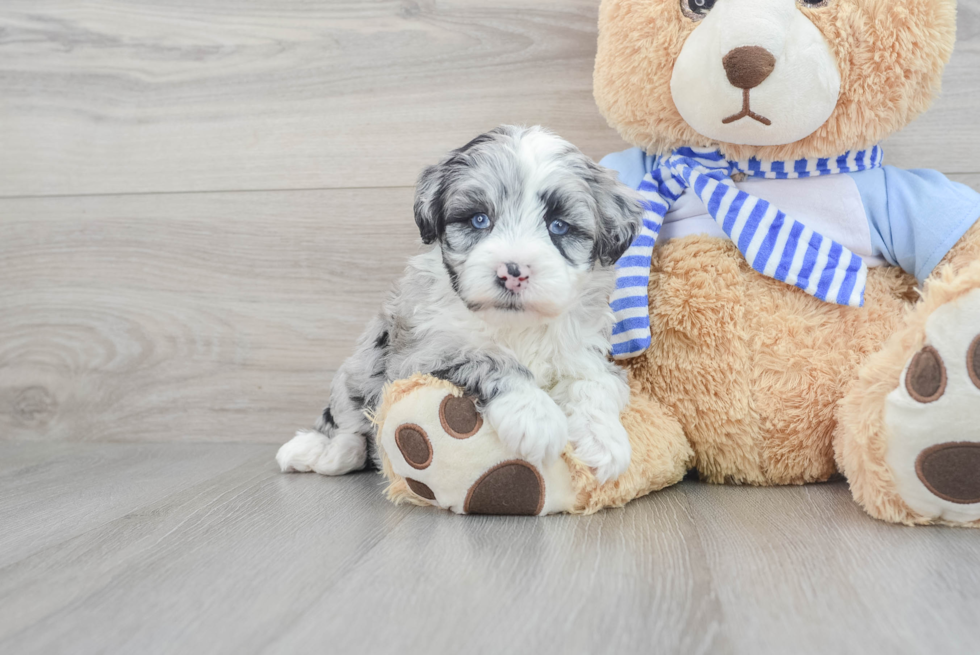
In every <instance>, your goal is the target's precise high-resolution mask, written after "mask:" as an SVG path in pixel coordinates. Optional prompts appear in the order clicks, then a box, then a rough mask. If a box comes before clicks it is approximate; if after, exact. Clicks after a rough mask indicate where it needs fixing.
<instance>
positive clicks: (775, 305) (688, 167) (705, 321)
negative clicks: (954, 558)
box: [375, 0, 980, 527]
mask: <svg viewBox="0 0 980 655" xmlns="http://www.w3.org/2000/svg"><path fill="white" fill-rule="evenodd" d="M955 12H956V5H955V0H887V1H886V0H603V2H602V3H601V6H600V11H599V42H598V51H597V56H596V64H595V77H594V92H595V99H596V102H597V104H598V106H599V109H600V111H601V112H602V114H603V115H604V116H605V118H606V119H607V121H608V122H609V124H610V125H611V126H612V127H613V128H615V129H616V130H617V131H618V132H619V134H620V135H621V136H622V137H623V138H624V139H625V140H626V141H627V142H628V143H630V144H632V145H633V146H634V147H633V148H631V149H629V150H626V151H624V152H620V153H614V154H611V155H609V156H607V157H606V158H605V159H603V160H602V164H603V165H604V166H606V167H609V168H612V169H614V170H616V171H617V172H618V173H619V176H620V179H621V181H623V182H624V183H626V184H628V185H629V186H631V187H633V188H634V189H636V190H637V191H638V192H639V194H640V195H641V196H643V198H644V203H645V209H646V218H645V219H644V229H643V231H642V232H641V234H640V235H639V236H638V237H637V239H636V241H635V242H634V243H633V245H632V246H631V247H630V249H629V250H628V251H627V252H626V254H625V255H624V256H623V257H622V258H621V259H620V261H619V263H618V264H617V289H616V291H615V293H614V294H613V297H612V299H611V310H612V311H613V313H614V316H615V327H614V329H613V334H612V352H611V356H612V357H613V358H615V359H616V360H617V361H618V362H619V363H620V364H621V365H622V366H623V367H625V368H626V369H627V371H628V374H629V379H630V384H631V390H632V396H631V400H630V405H629V407H628V408H627V409H626V411H625V413H624V414H623V417H622V418H623V424H624V427H626V429H627V432H628V433H629V435H630V441H631V444H632V446H633V461H632V463H631V465H630V468H629V469H628V470H627V472H626V473H625V474H624V475H623V476H622V477H621V478H619V479H618V480H616V481H613V482H608V483H605V484H601V485H600V484H598V483H597V482H596V480H595V478H594V477H593V476H591V474H590V472H589V470H588V469H587V468H586V467H584V466H583V465H582V464H581V462H578V461H577V460H576V459H575V456H574V452H573V451H572V450H571V449H568V450H566V452H565V454H564V455H563V457H562V459H561V460H560V461H559V462H557V463H556V464H554V465H552V466H551V467H550V468H549V469H547V470H543V471H542V470H538V469H536V468H535V467H533V466H531V465H530V464H528V463H527V462H522V461H521V460H519V459H517V458H514V457H513V456H512V454H510V453H507V452H505V450H503V449H502V446H500V444H499V442H498V441H497V440H496V439H495V438H494V435H493V434H492V430H491V429H490V428H489V426H487V425H484V424H483V422H482V419H481V418H480V416H479V412H478V410H477V408H476V407H475V405H473V403H472V401H470V400H468V399H467V398H466V397H465V395H464V393H463V391H462V390H460V389H457V388H454V387H452V385H450V384H449V383H446V382H443V381H441V380H435V379H433V378H428V377H426V376H417V377H416V378H413V379H411V380H404V381H399V382H396V383H394V384H393V385H391V386H390V387H389V389H388V391H387V393H386V397H385V402H384V404H383V405H382V407H381V409H380V410H379V412H378V415H377V416H376V417H375V418H376V420H377V421H378V425H379V430H378V432H377V434H378V437H377V438H378V445H379V450H380V451H381V452H382V453H383V465H384V466H383V468H384V472H385V475H386V476H387V477H388V479H389V482H390V485H389V496H390V497H391V498H392V499H394V500H398V501H408V502H414V503H418V504H432V505H438V506H441V507H444V508H447V509H451V510H454V511H457V512H461V513H510V514H535V515H538V514H547V513H552V512H580V513H588V512H592V511H597V510H598V509H601V508H603V507H612V506H619V505H622V504H624V503H626V502H628V501H629V500H631V499H633V498H635V497H639V496H641V495H644V494H646V493H650V492H652V491H656V490H658V489H662V488H664V487H666V486H669V485H671V484H674V483H676V482H678V481H679V480H681V479H683V478H684V476H685V475H686V474H687V473H688V472H689V471H691V470H693V471H696V473H697V475H698V477H699V478H700V479H701V480H702V481H704V482H707V483H719V484H721V483H729V484H750V485H759V486H769V485H798V484H806V483H813V482H822V481H826V480H828V479H830V478H831V477H832V476H835V475H837V474H841V475H843V476H844V477H845V478H846V480H847V482H848V484H849V487H850V490H851V493H852V495H853V498H854V500H855V501H856V502H857V503H859V504H860V505H861V506H862V507H863V508H864V509H865V511H866V512H867V513H868V514H869V515H871V516H872V517H875V518H877V519H881V520H884V521H889V522H895V523H904V524H908V525H914V524H930V523H941V524H947V525H958V526H970V527H978V526H980V225H978V221H980V194H977V193H976V192H974V191H973V190H971V189H970V188H969V187H966V186H964V185H961V184H957V183H954V182H951V181H949V180H948V179H946V178H945V177H944V176H942V175H941V174H940V173H938V172H936V171H929V170H911V171H906V170H900V169H896V168H893V167H890V166H886V165H884V163H883V158H884V155H883V152H882V149H881V148H880V147H879V145H878V144H879V142H881V141H882V140H883V139H884V138H885V137H887V136H889V135H890V134H892V133H894V132H895V131H897V130H899V129H901V128H902V127H904V126H905V125H906V124H908V123H909V122H910V121H911V120H912V119H914V118H915V117H916V116H917V115H918V114H920V113H921V112H923V111H925V110H926V109H927V108H928V106H929V104H930V102H931V99H932V98H933V96H934V95H935V94H936V93H937V92H938V90H939V87H940V81H941V77H942V71H943V68H944V66H945V64H946V62H947V61H948V59H949V57H950V54H951V52H952V49H953V44H954V41H955V33H956V26H955ZM447 408H448V409H447ZM447 412H448V414H447ZM447 417H448V418H447ZM460 417H464V418H460ZM406 426H407V427H406ZM454 426H455V427H454ZM461 435H465V436H461ZM433 453H438V454H439V457H438V458H434V457H433ZM426 460H427V461H426ZM437 460H438V461H437ZM421 464H425V466H420V465H421Z"/></svg>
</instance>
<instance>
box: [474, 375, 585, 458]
mask: <svg viewBox="0 0 980 655" xmlns="http://www.w3.org/2000/svg"><path fill="white" fill-rule="evenodd" d="M486 417H487V420H488V421H489V422H490V425H492V426H493V428H494V429H495V430H496V431H497V436H498V437H499V438H500V440H501V441H502V442H503V443H504V445H506V446H507V447H508V448H510V449H512V450H513V451H515V452H516V453H517V454H518V455H520V456H521V457H523V458H524V459H526V460H528V461H529V462H531V463H533V464H539V465H540V464H544V465H545V466H547V465H549V464H551V463H552V462H554V461H555V460H557V459H558V457H559V456H561V453H562V451H563V450H565V444H566V443H567V442H568V419H567V418H566V417H565V413H564V412H563V411H561V409H560V408H559V407H558V405H556V404H555V401H554V400H552V399H551V396H549V395H548V394H546V393H545V392H544V391H542V390H541V389H537V388H535V389H530V390H528V391H525V392H510V393H506V394H503V395H502V396H499V397H498V398H495V399H494V400H492V401H491V402H490V403H489V404H488V405H487V409H486Z"/></svg>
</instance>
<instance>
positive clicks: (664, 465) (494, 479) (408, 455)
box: [375, 375, 693, 516]
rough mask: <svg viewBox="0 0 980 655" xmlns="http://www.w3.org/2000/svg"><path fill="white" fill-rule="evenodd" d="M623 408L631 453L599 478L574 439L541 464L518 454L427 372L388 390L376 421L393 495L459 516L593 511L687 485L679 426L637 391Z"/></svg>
mask: <svg viewBox="0 0 980 655" xmlns="http://www.w3.org/2000/svg"><path fill="white" fill-rule="evenodd" d="M637 392H638V389H636V388H634V395H633V397H632V399H631V402H630V405H629V406H628V407H627V408H626V411H625V412H624V413H623V415H622V417H621V418H622V421H623V425H624V427H625V428H626V431H627V433H628V434H629V436H630V443H631V445H632V448H633V457H632V460H631V462H630V466H629V468H628V469H627V471H626V473H624V474H623V475H622V476H621V477H620V478H619V479H618V480H615V481H612V482H607V483H605V484H599V483H598V481H597V480H596V478H595V476H594V475H593V474H592V472H591V470H590V469H589V468H588V467H587V466H586V465H584V464H583V463H582V462H581V461H579V460H578V459H577V458H576V457H575V455H574V451H573V450H572V448H571V446H569V447H568V448H567V449H566V451H565V453H564V455H563V456H562V458H561V459H559V460H558V461H557V462H555V463H553V464H552V465H551V466H548V467H537V466H534V465H532V464H531V463H529V462H526V461H523V460H521V459H520V458H518V457H517V456H516V455H515V454H514V453H511V452H509V451H508V450H507V448H506V447H505V446H504V445H503V444H502V443H501V442H500V440H499V439H498V438H497V435H496V433H495V432H494V431H493V428H492V427H491V426H490V425H489V424H488V423H486V422H484V421H483V418H482V416H481V415H480V413H479V412H478V410H477V408H476V405H475V403H474V402H473V401H472V400H470V399H468V398H466V397H465V396H464V395H463V391H462V390H461V389H459V388H458V387H455V386H453V385H452V384H450V383H448V382H446V381H444V380H439V379H436V378H433V377H431V376H427V375H416V376H413V377H411V378H409V379H407V380H399V381H396V382H394V383H392V384H391V385H389V386H388V388H387V389H386V390H385V396H384V400H383V402H382V405H381V407H380V409H379V411H378V415H377V416H376V417H375V420H376V422H377V424H378V432H377V443H378V451H379V452H380V453H381V457H382V471H383V473H384V475H385V477H386V478H387V479H388V481H389V487H388V491H387V493H388V497H389V498H390V499H391V500H393V501H394V502H396V503H400V502H409V503H414V504H417V505H434V506H437V507H441V508H443V509H448V510H450V511H453V512H456V513H459V514H526V515H536V516H537V515H544V514H553V513H559V512H571V513H577V514H591V513H593V512H596V511H598V510H600V509H602V508H604V507H619V506H622V505H625V504H626V503H627V502H629V501H630V500H632V499H634V498H637V497H639V496H643V495H645V494H648V493H650V492H651V491H656V490H658V489H662V488H664V487H666V486H669V485H671V484H674V483H676V482H679V481H680V480H681V479H682V478H683V477H684V474H685V473H686V472H687V470H688V469H689V468H690V466H691V461H692V459H693V453H692V451H691V447H690V445H689V444H688V442H687V439H686V438H685V436H684V433H683V431H682V430H681V427H680V424H679V423H678V422H677V420H676V419H674V418H673V417H672V416H670V415H669V413H667V412H666V411H665V410H664V409H663V408H662V407H660V406H659V405H658V404H657V403H656V402H655V401H653V400H651V399H649V398H646V397H644V396H643V395H641V394H639V393H637Z"/></svg>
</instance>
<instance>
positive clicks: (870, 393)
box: [835, 264, 980, 527]
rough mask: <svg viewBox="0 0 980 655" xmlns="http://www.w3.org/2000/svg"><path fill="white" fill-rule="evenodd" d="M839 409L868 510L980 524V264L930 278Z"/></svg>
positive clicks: (850, 468) (849, 464)
mask: <svg viewBox="0 0 980 655" xmlns="http://www.w3.org/2000/svg"><path fill="white" fill-rule="evenodd" d="M838 417H839V419H840V421H839V428H838V429H839V434H838V436H837V440H836V442H835V450H836V455H837V461H838V464H839V466H840V468H841V470H842V471H843V473H844V474H845V475H846V476H847V478H848V481H849V482H850V485H851V491H852V493H853V494H854V498H855V500H857V501H858V502H859V503H861V505H862V506H864V508H865V509H866V510H867V511H868V513H870V514H871V515H872V516H875V517H877V518H881V519H884V520H887V521H893V522H899V523H906V524H917V523H947V524H954V525H971V526H974V527H980V264H977V265H975V266H971V267H969V268H968V269H967V270H964V271H961V272H959V273H957V274H953V273H952V271H948V272H946V274H945V275H943V276H941V277H938V278H936V279H934V280H932V281H930V284H929V285H928V287H927V288H926V292H925V297H924V299H923V300H922V302H920V303H919V305H918V306H916V308H915V310H914V311H913V312H912V314H911V315H910V316H909V318H908V321H907V323H906V326H905V327H904V328H903V329H902V330H900V331H899V332H898V333H897V334H895V335H893V336H892V337H891V338H890V339H889V340H888V342H887V343H886V345H885V347H884V348H883V349H882V351H881V352H879V353H877V354H876V355H874V356H873V357H871V358H870V359H869V360H868V363H867V364H866V365H865V367H864V368H863V370H862V371H861V373H860V376H859V378H858V380H856V381H855V384H854V387H853V388H852V389H851V391H850V392H849V393H848V395H847V397H845V399H844V401H843V402H842V404H841V407H840V412H839V415H838Z"/></svg>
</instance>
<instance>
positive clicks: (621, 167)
mask: <svg viewBox="0 0 980 655" xmlns="http://www.w3.org/2000/svg"><path fill="white" fill-rule="evenodd" d="M656 159H657V158H656V156H654V155H648V154H646V153H645V152H643V151H642V150H640V149H639V148H630V149H629V150H623V151H622V152H614V153H612V154H611V155H606V156H605V157H603V158H602V161H600V162H599V165H600V166H605V167H606V168H609V169H612V170H614V171H616V172H617V173H619V181H620V182H622V183H623V184H625V185H626V186H628V187H630V188H631V189H638V188H639V187H640V182H642V181H643V178H644V176H646V174H647V173H648V172H649V171H650V169H651V167H652V166H653V163H654V162H655V160H656Z"/></svg>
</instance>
